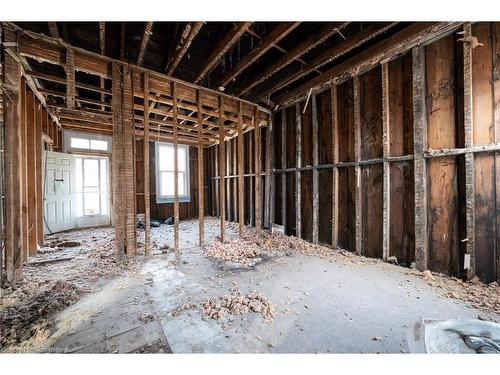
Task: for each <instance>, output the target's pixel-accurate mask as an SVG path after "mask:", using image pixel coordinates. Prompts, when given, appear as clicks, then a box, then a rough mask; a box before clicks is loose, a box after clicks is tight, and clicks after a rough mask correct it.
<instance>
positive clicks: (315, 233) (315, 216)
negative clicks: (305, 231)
mask: <svg viewBox="0 0 500 375" xmlns="http://www.w3.org/2000/svg"><path fill="white" fill-rule="evenodd" d="M311 110H312V162H313V167H317V166H318V165H319V142H318V107H317V100H316V95H313V96H312V99H311ZM312 195H313V196H312V199H313V206H312V241H313V243H315V244H317V243H318V240H319V172H318V169H317V168H313V171H312Z"/></svg>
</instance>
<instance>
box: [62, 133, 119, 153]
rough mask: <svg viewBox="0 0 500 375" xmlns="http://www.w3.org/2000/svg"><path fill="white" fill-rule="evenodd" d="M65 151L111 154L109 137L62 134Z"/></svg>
mask: <svg viewBox="0 0 500 375" xmlns="http://www.w3.org/2000/svg"><path fill="white" fill-rule="evenodd" d="M64 145H65V151H75V152H78V151H80V152H81V151H83V150H88V151H100V152H106V153H108V152H111V137H109V136H105V135H101V134H84V133H78V132H73V131H65V132H64Z"/></svg>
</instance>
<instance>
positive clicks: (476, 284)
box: [407, 270, 500, 314]
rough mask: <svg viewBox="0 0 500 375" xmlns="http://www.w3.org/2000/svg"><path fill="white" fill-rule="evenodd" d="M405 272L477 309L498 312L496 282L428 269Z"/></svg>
mask: <svg viewBox="0 0 500 375" xmlns="http://www.w3.org/2000/svg"><path fill="white" fill-rule="evenodd" d="M407 274H409V275H415V276H417V277H421V278H422V279H424V281H426V282H427V284H429V285H431V286H433V287H435V288H438V289H441V290H442V291H443V294H444V296H446V297H449V298H454V299H459V300H462V301H465V302H467V303H469V304H470V305H471V306H472V307H474V308H477V309H479V310H483V311H487V312H495V313H496V314H500V286H499V285H498V283H497V282H492V283H490V284H484V283H482V282H481V281H480V280H479V279H478V278H477V277H474V278H472V279H471V280H469V281H463V280H461V279H458V278H456V277H450V276H446V275H443V274H440V273H437V272H431V271H429V270H426V271H424V272H420V271H416V270H411V271H409V272H407Z"/></svg>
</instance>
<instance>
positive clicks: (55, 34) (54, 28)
mask: <svg viewBox="0 0 500 375" xmlns="http://www.w3.org/2000/svg"><path fill="white" fill-rule="evenodd" d="M47 23H48V24H49V31H50V35H51V36H52V37H53V38H59V29H58V28H57V23H56V22H47Z"/></svg>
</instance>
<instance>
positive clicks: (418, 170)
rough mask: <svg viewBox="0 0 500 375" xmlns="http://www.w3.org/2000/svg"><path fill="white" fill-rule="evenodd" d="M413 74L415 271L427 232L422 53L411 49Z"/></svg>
mask: <svg viewBox="0 0 500 375" xmlns="http://www.w3.org/2000/svg"><path fill="white" fill-rule="evenodd" d="M412 72H413V121H414V123H413V144H414V183H415V263H416V267H417V269H419V270H420V271H425V270H426V269H427V267H428V264H427V261H428V233H427V167H426V161H425V158H424V151H425V148H426V145H427V109H426V100H425V50H424V47H422V46H418V47H414V48H413V50H412Z"/></svg>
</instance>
